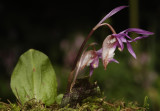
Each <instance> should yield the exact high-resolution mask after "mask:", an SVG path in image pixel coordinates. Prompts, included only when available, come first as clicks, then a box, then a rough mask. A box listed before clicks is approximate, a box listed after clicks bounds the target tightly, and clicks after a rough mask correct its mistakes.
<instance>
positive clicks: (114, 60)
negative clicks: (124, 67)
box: [109, 59, 119, 64]
mask: <svg viewBox="0 0 160 111" xmlns="http://www.w3.org/2000/svg"><path fill="white" fill-rule="evenodd" d="M109 62H115V63H117V64H119V62H118V61H117V60H116V59H111V60H110V61H109Z"/></svg>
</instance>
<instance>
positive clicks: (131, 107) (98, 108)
mask: <svg viewBox="0 0 160 111" xmlns="http://www.w3.org/2000/svg"><path fill="white" fill-rule="evenodd" d="M148 105H149V104H148V103H147V100H146V98H145V101H144V107H139V105H138V104H137V103H136V102H128V103H127V102H125V101H123V100H121V101H114V102H108V101H106V100H105V98H104V97H103V98H102V97H95V96H94V97H88V98H86V99H84V100H83V101H82V103H81V105H80V104H79V103H77V105H76V106H75V107H74V108H71V107H70V105H69V104H68V105H66V106H65V107H63V108H61V106H60V105H58V104H53V105H51V106H48V107H46V106H45V105H44V104H42V103H41V102H35V100H34V99H32V100H30V101H28V102H26V103H25V105H24V106H21V105H20V104H19V105H18V104H12V103H9V104H6V103H3V102H0V111H147V110H149V109H148Z"/></svg>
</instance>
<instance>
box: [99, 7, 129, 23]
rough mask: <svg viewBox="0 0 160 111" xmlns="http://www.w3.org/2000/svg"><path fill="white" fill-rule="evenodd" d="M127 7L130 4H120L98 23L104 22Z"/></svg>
mask: <svg viewBox="0 0 160 111" xmlns="http://www.w3.org/2000/svg"><path fill="white" fill-rule="evenodd" d="M126 7H128V6H119V7H116V8H114V9H113V10H112V11H110V12H109V13H108V14H107V15H106V16H105V17H104V18H103V19H102V20H101V21H100V22H99V23H98V24H101V23H103V22H104V21H105V20H106V19H107V18H109V17H111V16H112V15H114V14H115V13H117V12H119V11H120V10H122V9H124V8H126Z"/></svg>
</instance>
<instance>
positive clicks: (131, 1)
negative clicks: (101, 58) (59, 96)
mask: <svg viewBox="0 0 160 111" xmlns="http://www.w3.org/2000/svg"><path fill="white" fill-rule="evenodd" d="M120 5H129V8H126V9H123V10H122V11H120V12H119V13H117V14H116V15H114V16H112V17H111V18H110V19H108V20H107V22H109V23H110V24H112V25H113V27H114V28H115V30H116V31H117V32H120V31H122V30H124V29H127V28H128V27H139V28H142V29H145V30H149V31H152V32H154V33H155V35H153V36H151V37H149V38H147V39H144V40H141V41H138V42H136V43H132V46H133V49H134V51H135V53H136V55H137V59H136V60H135V59H134V58H133V57H132V56H131V55H130V54H129V52H128V51H127V50H126V49H125V50H124V51H123V52H119V51H118V50H117V51H116V55H115V58H116V59H117V60H118V61H119V62H120V64H116V63H110V64H109V65H108V67H107V70H104V68H103V66H102V63H100V66H99V68H97V69H95V71H94V73H93V76H92V80H93V81H97V82H98V84H99V85H100V88H101V89H102V91H103V92H104V94H105V96H106V99H107V100H111V101H112V100H121V99H124V100H126V101H137V102H138V103H139V104H141V105H142V104H143V100H144V97H145V96H148V97H149V100H150V101H149V102H150V108H151V110H154V111H158V110H160V59H158V57H159V56H160V44H159V41H160V39H159V34H160V32H159V31H158V28H159V27H160V23H159V20H160V5H159V4H158V0H152V1H146V0H121V1H120V0H119V1H116V0H106V1H103V2H102V1H92V2H82V1H81V2H80V1H75V2H69V1H67V2H59V3H58V2H57V1H56V2H52V3H49V2H47V1H42V2H40V1H39V2H33V1H32V2H24V1H22V2H19V3H17V2H14V1H10V2H7V1H6V2H2V1H0V98H1V101H7V99H10V100H11V101H13V102H14V101H15V97H14V95H13V93H12V91H11V88H10V77H11V73H12V71H13V68H14V67H15V65H16V63H17V61H18V58H19V56H20V55H21V54H22V53H24V52H25V51H27V50H28V49H30V48H34V49H37V50H40V51H42V52H44V53H45V54H47V55H48V56H49V58H50V60H51V61H52V64H53V67H54V69H55V72H56V75H57V80H58V93H64V92H65V89H66V85H67V77H68V74H69V73H70V71H71V66H72V64H73V61H74V58H75V56H76V53H77V51H78V49H79V47H80V45H81V43H82V42H83V40H84V38H85V37H86V36H87V34H88V33H89V31H90V30H91V29H92V28H93V27H94V26H95V25H96V24H97V23H98V22H99V20H100V19H101V18H102V17H103V16H105V15H106V14H107V13H108V12H109V11H111V10H112V9H113V8H115V7H117V6H120ZM106 30H107V31H106ZM109 33H110V32H109V30H108V29H106V28H105V27H103V28H100V29H98V30H97V31H96V32H95V33H94V34H93V36H92V38H91V39H90V40H89V42H88V43H90V42H93V41H94V42H97V43H99V45H98V46H97V49H98V48H99V47H101V44H102V41H103V40H104V38H105V37H106V36H107V34H109ZM133 36H134V35H133ZM88 72H89V71H88V68H86V70H85V71H83V73H84V74H86V75H87V74H88ZM22 79H25V78H22Z"/></svg>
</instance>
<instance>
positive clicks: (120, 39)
mask: <svg viewBox="0 0 160 111" xmlns="http://www.w3.org/2000/svg"><path fill="white" fill-rule="evenodd" d="M128 32H135V33H137V34H140V35H141V36H138V37H136V38H134V39H132V38H131V37H130V36H129V35H128ZM149 35H153V32H149V31H146V30H142V29H139V28H129V29H126V30H124V31H122V32H120V33H119V34H112V36H114V37H115V38H116V39H117V46H118V48H119V50H120V51H123V49H124V44H123V43H126V44H127V49H128V51H129V52H130V54H131V55H132V56H133V57H134V58H136V54H135V53H134V51H133V49H132V46H131V44H130V43H131V42H135V41H137V40H139V39H143V38H146V37H148V36H149ZM128 39H129V40H128Z"/></svg>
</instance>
